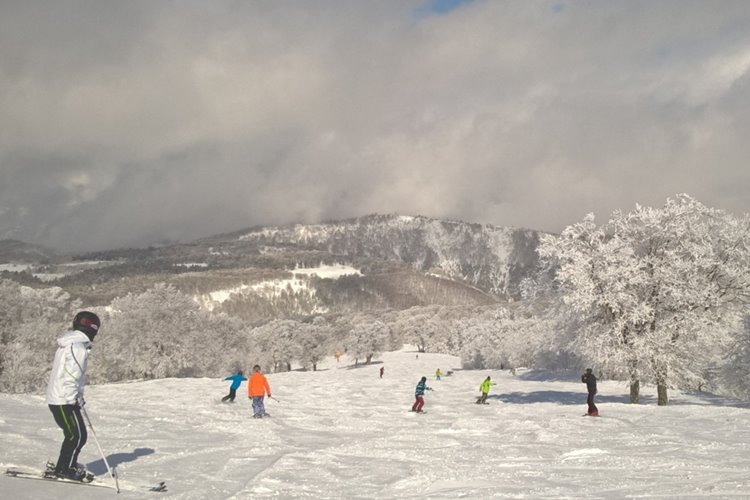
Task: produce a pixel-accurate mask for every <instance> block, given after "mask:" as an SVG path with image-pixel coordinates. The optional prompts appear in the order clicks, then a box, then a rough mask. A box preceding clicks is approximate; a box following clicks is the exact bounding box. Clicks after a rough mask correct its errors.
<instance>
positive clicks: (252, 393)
mask: <svg viewBox="0 0 750 500" xmlns="http://www.w3.org/2000/svg"><path fill="white" fill-rule="evenodd" d="M266 394H268V397H269V398H270V397H271V386H270V385H268V380H267V379H266V377H265V376H264V375H263V374H262V373H261V372H260V366H259V365H255V366H253V374H252V375H251V376H250V381H249V382H248V384H247V397H248V398H250V399H252V400H253V418H263V417H270V415H269V414H268V413H266V408H265V406H264V405H263V398H264V397H265V395H266Z"/></svg>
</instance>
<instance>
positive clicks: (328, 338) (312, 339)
mask: <svg viewBox="0 0 750 500" xmlns="http://www.w3.org/2000/svg"><path fill="white" fill-rule="evenodd" d="M332 339H333V329H332V328H331V326H330V325H329V324H328V322H327V321H326V319H325V318H324V317H322V316H316V317H315V318H314V319H313V321H312V322H311V323H300V325H299V330H298V335H297V342H298V344H299V347H300V357H299V360H300V363H301V364H302V367H303V368H309V367H311V366H312V369H313V371H315V370H317V369H318V363H319V362H320V360H322V359H323V358H324V357H325V356H327V355H328V354H329V353H330V352H331V342H332Z"/></svg>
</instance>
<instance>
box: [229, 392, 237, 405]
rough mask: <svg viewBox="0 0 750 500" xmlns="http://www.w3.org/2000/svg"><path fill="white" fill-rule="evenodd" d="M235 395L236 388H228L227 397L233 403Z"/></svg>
mask: <svg viewBox="0 0 750 500" xmlns="http://www.w3.org/2000/svg"><path fill="white" fill-rule="evenodd" d="M236 396H237V389H233V388H230V389H229V395H228V396H227V399H229V401H231V402H232V403H234V398H235V397H236Z"/></svg>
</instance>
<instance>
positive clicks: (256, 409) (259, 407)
mask: <svg viewBox="0 0 750 500" xmlns="http://www.w3.org/2000/svg"><path fill="white" fill-rule="evenodd" d="M265 414H266V409H265V407H264V405H263V396H253V416H254V417H258V418H260V417H262V416H263V415H265Z"/></svg>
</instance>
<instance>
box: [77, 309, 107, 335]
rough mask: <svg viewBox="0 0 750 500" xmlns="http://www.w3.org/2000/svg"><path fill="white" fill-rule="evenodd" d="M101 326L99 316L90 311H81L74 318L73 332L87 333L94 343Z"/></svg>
mask: <svg viewBox="0 0 750 500" xmlns="http://www.w3.org/2000/svg"><path fill="white" fill-rule="evenodd" d="M101 324H102V322H101V321H100V320H99V316H97V315H96V314H94V313H92V312H90V311H81V312H79V313H78V314H76V317H75V318H73V330H78V331H79V332H83V333H85V334H86V336H87V337H88V338H89V340H90V341H92V342H93V341H94V337H96V334H97V333H99V326H101Z"/></svg>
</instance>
